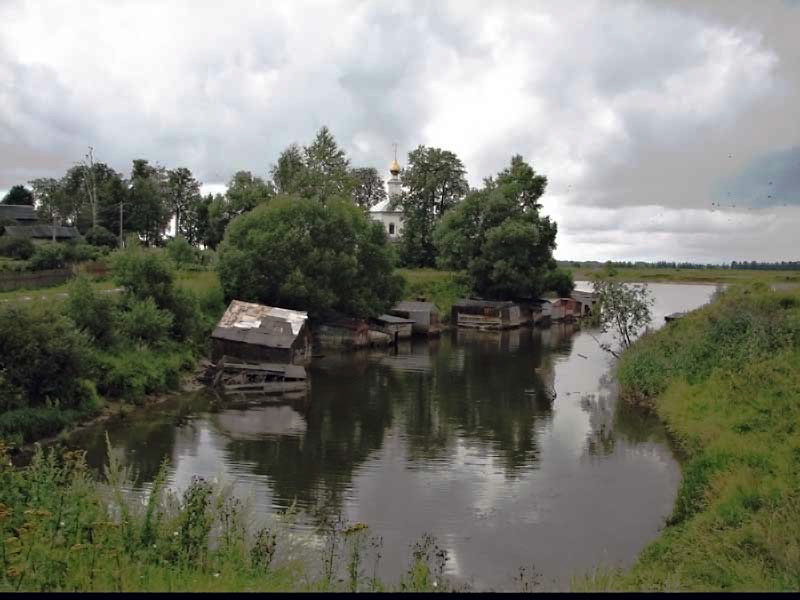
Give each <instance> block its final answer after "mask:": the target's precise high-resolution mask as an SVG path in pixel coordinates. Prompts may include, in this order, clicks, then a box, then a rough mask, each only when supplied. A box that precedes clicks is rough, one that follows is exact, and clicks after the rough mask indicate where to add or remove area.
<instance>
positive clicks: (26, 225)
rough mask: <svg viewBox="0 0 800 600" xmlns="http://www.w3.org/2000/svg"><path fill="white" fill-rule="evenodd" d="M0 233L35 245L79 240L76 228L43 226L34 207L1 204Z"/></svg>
mask: <svg viewBox="0 0 800 600" xmlns="http://www.w3.org/2000/svg"><path fill="white" fill-rule="evenodd" d="M0 233H1V234H2V235H5V236H8V237H14V238H24V239H28V240H31V241H33V242H34V243H40V242H47V241H57V242H63V241H65V240H72V239H77V238H78V237H80V234H79V233H78V230H77V229H76V228H75V227H68V226H64V225H51V224H50V225H48V224H45V225H41V224H39V221H38V218H37V217H36V211H35V209H34V208H33V206H27V205H16V204H0Z"/></svg>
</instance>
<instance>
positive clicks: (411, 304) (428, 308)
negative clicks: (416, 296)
mask: <svg viewBox="0 0 800 600" xmlns="http://www.w3.org/2000/svg"><path fill="white" fill-rule="evenodd" d="M392 310H397V311H400V312H439V309H437V308H436V305H435V304H434V303H433V302H419V301H415V300H403V301H402V302H398V303H397V304H395V305H394V306H393V307H392Z"/></svg>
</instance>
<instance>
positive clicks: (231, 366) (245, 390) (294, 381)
mask: <svg viewBox="0 0 800 600" xmlns="http://www.w3.org/2000/svg"><path fill="white" fill-rule="evenodd" d="M214 369H215V371H216V374H215V375H214V379H213V381H212V384H211V385H212V387H213V388H215V389H219V390H220V391H221V392H223V393H224V394H230V393H234V394H239V395H245V394H247V395H249V394H255V395H271V394H284V393H287V392H306V391H308V388H309V382H308V376H307V375H306V370H305V368H304V367H302V366H300V365H290V364H286V365H284V364H275V363H258V362H245V361H242V360H241V359H236V358H232V357H228V356H223V357H221V358H220V359H219V361H218V362H217V363H216V365H214Z"/></svg>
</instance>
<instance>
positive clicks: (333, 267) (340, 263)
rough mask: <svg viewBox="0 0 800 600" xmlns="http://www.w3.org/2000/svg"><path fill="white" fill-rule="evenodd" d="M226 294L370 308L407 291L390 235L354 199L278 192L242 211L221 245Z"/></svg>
mask: <svg viewBox="0 0 800 600" xmlns="http://www.w3.org/2000/svg"><path fill="white" fill-rule="evenodd" d="M218 272H219V278H220V282H221V283H222V288H223V290H224V292H225V295H226V297H227V298H229V299H231V298H235V299H239V300H246V301H251V302H260V303H264V304H269V305H273V306H280V307H283V308H291V309H296V310H305V311H308V312H309V313H310V314H311V315H312V316H314V317H320V316H325V315H330V314H332V313H334V312H341V313H345V314H350V315H357V316H368V315H375V314H379V313H380V312H383V311H384V310H386V309H387V308H388V307H389V306H391V305H392V303H394V302H395V301H396V300H397V299H398V298H399V297H400V294H401V292H402V280H401V278H400V277H399V276H398V275H396V274H394V273H393V265H392V255H391V252H390V249H389V247H388V245H387V241H386V235H385V233H384V231H383V228H382V227H381V226H380V224H378V223H373V222H372V221H370V220H369V218H368V217H367V216H366V215H365V214H364V213H363V211H361V210H360V209H359V208H357V207H356V206H355V205H354V204H353V203H352V202H351V201H350V200H349V199H345V198H331V199H328V200H327V202H325V203H324V204H323V203H322V202H319V201H317V200H316V199H313V198H301V197H298V196H277V197H276V198H275V199H273V200H272V202H270V203H269V204H268V205H266V206H259V207H258V208H256V209H255V210H253V211H252V212H250V213H247V214H245V215H242V216H240V217H238V218H236V219H235V220H234V221H233V222H232V223H231V224H230V226H229V227H228V230H227V231H226V233H225V239H224V241H223V242H222V244H221V245H220V249H219V261H218Z"/></svg>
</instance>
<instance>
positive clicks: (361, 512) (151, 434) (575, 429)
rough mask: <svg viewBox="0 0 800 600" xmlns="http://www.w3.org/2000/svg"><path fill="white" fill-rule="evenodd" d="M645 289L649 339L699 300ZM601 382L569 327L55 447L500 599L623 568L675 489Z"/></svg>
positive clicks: (185, 405)
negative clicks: (537, 579) (376, 552)
mask: <svg viewBox="0 0 800 600" xmlns="http://www.w3.org/2000/svg"><path fill="white" fill-rule="evenodd" d="M650 287H651V289H652V290H653V292H654V294H655V298H656V305H655V307H654V311H653V312H654V320H653V326H655V327H660V326H662V324H663V322H664V319H663V317H664V315H666V314H669V313H671V312H675V311H680V310H687V309H692V308H696V307H698V306H700V305H702V304H703V303H705V302H707V301H708V299H709V297H710V296H711V294H712V293H713V291H714V289H715V288H714V287H713V286H702V285H675V284H652V285H651V286H650ZM593 333H595V334H597V332H593ZM610 365H611V359H610V356H609V355H608V354H607V353H604V352H603V351H602V350H600V349H599V348H598V345H597V342H596V341H595V340H594V339H593V338H592V337H591V336H590V335H589V334H588V333H587V331H586V330H584V331H580V330H578V329H576V328H575V327H574V326H570V325H554V326H552V327H550V328H549V329H527V328H523V329H518V330H513V331H509V332H503V333H478V332H473V331H465V330H458V331H454V332H451V333H449V334H446V335H444V336H443V337H442V338H441V339H439V340H432V341H416V340H415V341H414V342H413V343H406V344H404V345H401V346H400V347H399V348H398V349H397V350H396V351H394V350H393V351H369V352H359V353H351V354H335V353H329V354H327V355H326V356H325V357H324V358H321V359H318V360H316V361H315V362H314V364H313V365H312V367H311V390H312V391H311V394H310V399H309V401H308V402H307V403H306V402H303V403H294V404H293V405H285V406H261V407H251V408H247V409H222V410H210V409H209V402H208V397H207V396H206V395H205V394H202V393H200V394H192V395H186V396H185V397H182V398H179V399H177V400H176V401H174V402H170V403H166V404H164V405H163V406H160V407H158V408H155V409H153V408H151V409H147V410H146V411H144V412H143V413H142V416H141V417H140V418H135V419H133V420H130V421H129V422H127V423H125V424H119V423H116V424H110V425H109V424H105V425H103V426H102V428H101V427H96V428H94V429H90V430H87V431H85V432H83V433H81V434H80V435H79V436H76V437H75V439H73V440H72V442H73V443H75V444H76V445H80V446H82V447H84V448H88V450H89V454H88V459H89V461H90V463H91V464H92V465H93V466H96V467H98V468H99V467H100V465H101V464H102V462H103V459H104V455H105V451H104V444H105V442H104V434H105V431H106V430H108V433H109V436H110V438H111V441H112V445H113V446H115V447H117V448H119V449H121V450H122V451H123V452H124V453H125V456H126V457H127V460H128V462H129V463H130V464H132V465H133V466H134V467H135V468H136V469H137V470H138V472H139V485H141V486H144V487H146V486H147V484H148V482H150V481H152V478H153V477H154V475H155V473H156V471H157V469H158V465H159V463H160V461H161V460H162V458H163V457H165V456H166V457H168V458H169V461H170V465H171V468H170V483H171V485H172V486H174V487H175V488H176V489H182V488H184V487H185V486H186V485H187V484H188V483H189V482H190V481H191V479H192V478H193V477H195V476H202V477H206V478H215V477H216V478H217V479H218V480H223V481H227V482H230V483H232V484H233V485H234V487H235V491H236V492H237V493H239V494H241V495H242V496H246V497H249V498H251V499H252V501H253V503H254V508H255V510H256V512H257V513H260V514H262V515H269V514H273V513H275V512H276V511H279V510H281V509H285V508H287V507H288V506H290V505H292V503H293V502H296V506H297V508H298V509H300V510H299V515H298V522H297V524H296V527H297V528H298V529H301V530H305V531H312V530H313V529H315V528H316V526H317V525H318V524H319V523H321V522H323V521H324V520H325V519H326V518H329V517H330V516H332V515H337V514H341V515H342V516H343V518H344V519H346V520H347V521H349V522H364V523H368V524H369V525H370V528H371V531H372V533H373V534H375V535H380V536H382V537H383V550H382V555H383V556H382V559H381V569H380V574H381V575H382V576H383V577H385V578H388V579H389V580H392V581H396V580H397V579H398V577H399V575H400V574H401V573H402V572H403V571H404V570H405V568H406V566H407V564H408V561H409V558H410V550H409V546H410V545H411V544H412V543H413V542H414V541H416V540H418V539H419V538H420V536H421V535H422V534H423V533H425V532H431V533H433V534H434V535H435V536H436V537H437V540H438V542H439V544H440V546H442V547H444V548H446V549H447V551H448V555H449V561H448V563H447V569H448V573H449V574H450V575H451V576H453V577H454V578H463V579H465V580H468V581H471V582H472V584H473V585H474V586H475V587H476V588H478V589H487V588H490V589H498V590H500V589H513V588H514V584H513V582H512V578H513V577H514V575H516V574H517V571H518V569H519V567H521V566H527V567H530V566H531V565H534V566H535V570H536V571H537V572H539V573H541V574H542V583H543V584H544V585H546V586H549V587H562V588H563V587H564V586H566V585H567V584H568V581H569V577H570V576H571V575H576V574H581V573H584V572H586V571H587V570H589V569H592V568H593V567H595V566H598V565H601V564H603V565H621V566H626V565H630V564H631V563H632V562H633V561H634V560H635V558H636V556H637V554H638V553H639V552H640V551H641V549H642V548H643V547H644V546H645V545H646V544H647V543H648V542H649V541H651V540H652V539H653V538H654V537H655V536H656V535H657V534H658V531H659V528H660V527H661V526H662V524H663V521H664V518H665V517H666V516H667V515H668V514H669V513H670V511H671V508H672V504H673V501H674V497H675V492H676V488H677V485H678V482H679V479H680V471H679V467H678V464H677V462H676V460H675V458H674V456H673V454H672V451H671V450H670V447H669V444H668V442H667V439H666V437H665V434H664V431H663V429H662V427H661V426H660V425H659V423H658V422H656V421H655V420H654V419H652V418H648V417H645V416H643V415H641V414H639V413H637V412H633V411H631V410H624V409H622V407H620V406H618V404H617V396H616V386H615V383H614V381H613V380H612V379H611V378H610V376H609V368H610ZM553 393H555V398H554V399H553Z"/></svg>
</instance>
